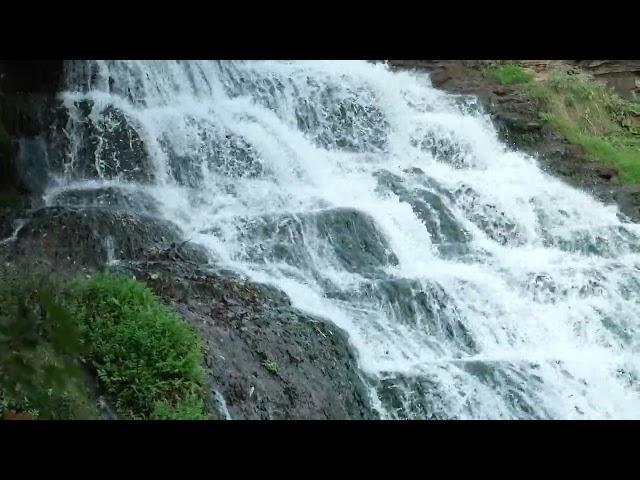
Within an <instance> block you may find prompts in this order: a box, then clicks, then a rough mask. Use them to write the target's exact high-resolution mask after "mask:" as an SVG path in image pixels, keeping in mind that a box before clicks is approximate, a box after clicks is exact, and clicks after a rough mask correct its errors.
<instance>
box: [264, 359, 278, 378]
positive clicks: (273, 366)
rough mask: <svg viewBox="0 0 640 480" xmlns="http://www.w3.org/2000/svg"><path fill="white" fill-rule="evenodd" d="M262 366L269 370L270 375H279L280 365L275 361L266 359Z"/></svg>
mask: <svg viewBox="0 0 640 480" xmlns="http://www.w3.org/2000/svg"><path fill="white" fill-rule="evenodd" d="M262 366H263V367H264V368H266V369H267V371H268V372H269V373H273V374H274V375H277V374H278V364H277V363H276V362H274V361H273V360H269V359H265V360H263V361H262Z"/></svg>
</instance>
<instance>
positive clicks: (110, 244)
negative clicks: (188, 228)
mask: <svg viewBox="0 0 640 480" xmlns="http://www.w3.org/2000/svg"><path fill="white" fill-rule="evenodd" d="M23 221H24V222H25V224H24V226H23V227H22V228H21V229H20V230H19V232H18V234H17V238H16V241H15V243H14V244H13V246H12V248H13V250H14V252H15V253H16V254H17V255H31V256H38V257H41V258H43V259H52V260H61V259H66V260H69V261H70V262H71V263H77V264H80V265H90V266H94V267H97V266H101V265H105V264H107V263H109V262H111V261H117V260H123V259H126V260H131V259H136V260H138V259H143V258H149V257H152V256H163V255H164V256H171V255H173V256H177V257H178V258H180V257H181V256H182V257H185V258H193V259H194V260H197V261H200V262H202V263H206V256H205V254H204V253H203V251H202V250H200V249H197V248H194V247H192V246H190V245H182V244H183V243H184V241H183V239H182V237H181V234H180V231H179V230H178V229H177V228H176V227H175V226H173V225H171V224H169V223H167V222H163V221H161V220H158V219H154V218H151V217H144V216H136V215H132V214H127V213H123V212H117V211H112V210H108V209H103V208H99V207H91V208H84V209H75V208H70V207H47V208H42V209H40V210H36V211H34V212H31V213H29V214H28V215H27V216H26V218H25V219H24V220H23ZM178 246H180V247H181V248H182V249H183V250H185V251H180V250H177V248H178ZM174 250H176V251H175V252H174Z"/></svg>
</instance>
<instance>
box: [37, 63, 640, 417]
mask: <svg viewBox="0 0 640 480" xmlns="http://www.w3.org/2000/svg"><path fill="white" fill-rule="evenodd" d="M66 81H67V87H66V91H65V92H63V94H62V98H63V100H64V104H65V106H66V108H67V109H68V114H69V120H68V121H67V123H66V125H63V126H61V127H60V131H61V132H62V133H61V134H63V135H64V136H66V138H67V139H68V141H69V145H71V147H70V148H68V149H67V152H66V156H65V157H64V158H63V159H62V160H61V161H60V165H59V167H60V168H59V169H58V181H57V183H55V184H53V185H52V186H51V187H50V190H49V192H48V194H47V196H46V198H47V199H48V201H49V203H56V202H57V201H59V200H58V199H59V198H61V197H60V192H61V191H62V192H65V191H66V192H68V191H69V190H70V189H74V190H77V189H85V190H92V189H93V190H95V189H96V188H98V187H100V186H102V185H103V184H108V185H117V186H119V187H120V188H123V189H125V190H126V189H129V190H134V191H144V192H146V193H148V194H150V195H151V196H153V197H154V198H155V199H156V202H157V205H159V206H160V208H159V210H160V212H161V215H163V216H164V217H165V218H167V219H169V220H171V221H173V222H175V223H176V224H177V225H179V226H180V227H181V229H182V230H183V232H184V235H185V238H188V239H191V241H193V242H198V243H201V244H203V245H205V246H206V247H207V248H208V250H209V251H210V253H211V257H212V261H214V262H215V263H217V264H219V265H223V266H224V267H226V268H231V269H234V270H236V271H239V272H242V273H244V274H246V275H248V276H250V277H251V278H253V279H255V280H257V281H260V282H267V283H271V284H274V285H276V286H278V287H279V288H281V289H282V290H284V291H286V292H287V294H288V295H289V296H290V297H291V300H292V302H293V304H294V305H295V306H297V307H299V308H301V309H303V310H306V311H309V312H312V313H314V314H317V315H320V316H323V317H326V318H327V319H329V320H331V321H332V322H334V323H335V324H337V325H338V326H340V327H342V328H343V329H344V330H346V331H347V332H348V334H349V338H350V341H351V343H352V344H353V346H354V347H355V349H356V351H357V353H358V357H359V365H360V368H361V369H362V370H363V372H364V373H365V374H366V377H367V378H369V379H370V384H371V388H372V392H373V396H374V398H375V403H376V404H377V406H378V408H379V409H380V411H381V414H382V416H383V417H385V418H640V396H639V394H638V393H639V392H638V374H639V373H640V368H639V367H640V356H639V355H638V346H639V339H640V330H639V329H638V327H639V323H640V314H639V312H640V253H639V252H640V240H639V238H640V229H639V228H638V225H635V224H629V223H623V222H622V221H621V220H620V219H619V218H618V215H617V210H616V209H615V208H614V207H610V206H604V205H602V204H600V203H598V202H596V201H595V200H593V199H592V198H591V197H589V196H588V195H586V194H584V193H582V192H580V191H577V190H575V189H573V188H571V187H569V186H566V185H564V184H563V183H561V182H560V181H558V180H556V179H554V178H551V177H549V176H548V175H546V174H544V173H543V172H542V171H541V170H540V169H539V168H538V167H537V165H536V161H535V160H534V159H532V158H530V157H528V156H526V155H524V154H522V153H519V152H514V151H510V150H509V149H508V148H506V146H505V145H503V144H501V143H500V141H499V140H498V138H497V136H496V132H495V130H494V129H493V127H492V125H491V122H490V121H489V119H488V118H487V117H486V116H485V115H484V114H483V113H482V112H481V110H480V109H479V107H478V105H477V104H476V101H475V99H474V98H472V97H462V96H453V95H448V94H445V93H443V92H440V91H438V90H436V89H434V88H432V87H431V86H430V83H429V79H428V78H427V77H426V76H425V75H417V74H412V73H408V72H391V71H389V70H388V69H387V67H386V66H385V65H383V64H372V63H367V62H350V61H349V62H342V61H297V62H289V61H246V62H235V61H234V62H196V61H188V62H187V61H127V62H124V61H122V62H120V61H108V62H70V63H69V64H68V65H67V80H66ZM89 120H90V121H91V124H92V125H93V127H92V128H93V130H91V131H89V130H87V125H88V122H89ZM87 132H89V133H87ZM132 165H133V167H132Z"/></svg>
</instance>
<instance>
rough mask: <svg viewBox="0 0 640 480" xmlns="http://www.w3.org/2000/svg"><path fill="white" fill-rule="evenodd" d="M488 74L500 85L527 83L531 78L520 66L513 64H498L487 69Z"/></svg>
mask: <svg viewBox="0 0 640 480" xmlns="http://www.w3.org/2000/svg"><path fill="white" fill-rule="evenodd" d="M489 73H490V74H491V75H493V77H494V78H495V79H496V80H498V82H500V84H501V85H511V84H514V83H527V82H529V81H530V80H531V79H532V78H533V76H532V75H531V74H530V73H527V72H525V71H524V70H523V69H522V67H521V66H520V65H517V64H515V63H509V62H507V63H498V64H496V65H493V66H492V67H489Z"/></svg>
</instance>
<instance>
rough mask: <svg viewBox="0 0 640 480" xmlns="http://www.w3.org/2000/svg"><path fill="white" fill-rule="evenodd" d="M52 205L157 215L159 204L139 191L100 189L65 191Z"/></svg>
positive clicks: (57, 196)
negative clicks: (102, 208) (101, 208)
mask: <svg viewBox="0 0 640 480" xmlns="http://www.w3.org/2000/svg"><path fill="white" fill-rule="evenodd" d="M51 204H52V205H59V206H66V207H104V208H109V209H111V210H118V211H125V212H130V213H135V214H139V213H147V214H157V213H158V206H157V202H156V200H155V199H153V197H151V196H150V195H148V194H146V193H144V192H141V191H139V190H127V189H124V188H119V187H99V188H84V189H72V190H65V191H63V192H61V193H59V194H57V195H55V196H54V197H53V198H52V199H51Z"/></svg>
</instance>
